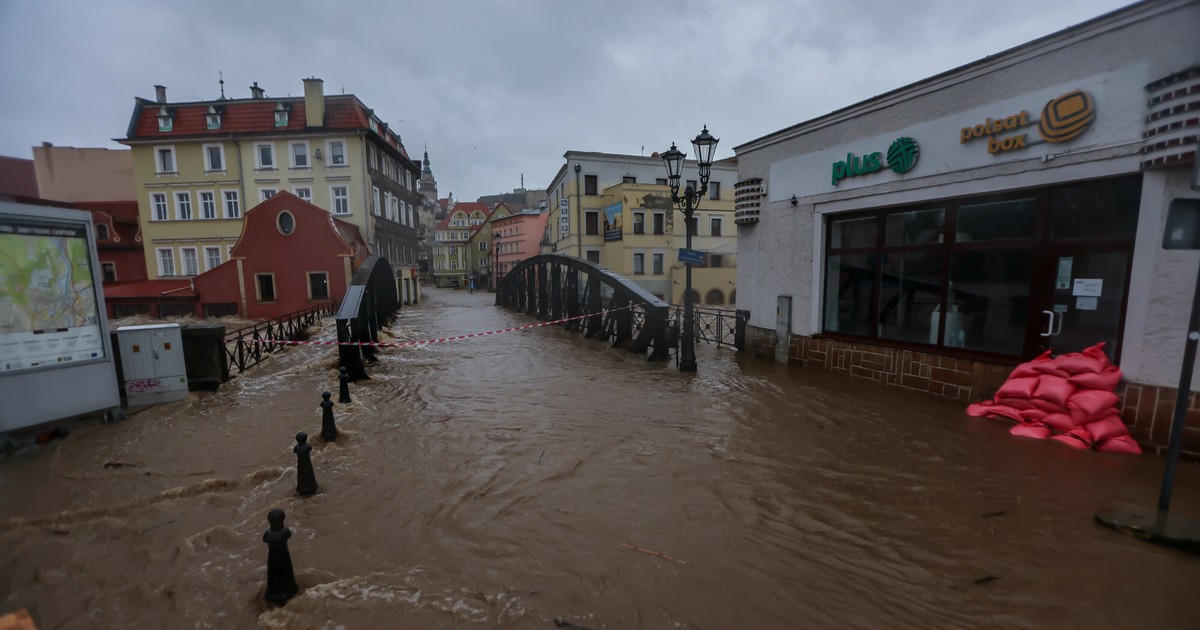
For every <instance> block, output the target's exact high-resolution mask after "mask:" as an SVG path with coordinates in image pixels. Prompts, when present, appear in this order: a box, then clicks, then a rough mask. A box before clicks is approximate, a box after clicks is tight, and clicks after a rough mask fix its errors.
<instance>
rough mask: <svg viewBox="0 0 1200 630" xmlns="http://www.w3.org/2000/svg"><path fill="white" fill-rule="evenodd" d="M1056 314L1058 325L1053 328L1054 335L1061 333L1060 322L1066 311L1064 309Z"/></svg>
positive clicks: (1061, 322) (1064, 317) (1065, 315)
mask: <svg viewBox="0 0 1200 630" xmlns="http://www.w3.org/2000/svg"><path fill="white" fill-rule="evenodd" d="M1056 315H1058V327H1057V328H1055V329H1054V335H1055V336H1058V335H1061V334H1062V324H1063V320H1064V319H1066V317H1067V313H1066V312H1065V311H1064V312H1061V313H1056Z"/></svg>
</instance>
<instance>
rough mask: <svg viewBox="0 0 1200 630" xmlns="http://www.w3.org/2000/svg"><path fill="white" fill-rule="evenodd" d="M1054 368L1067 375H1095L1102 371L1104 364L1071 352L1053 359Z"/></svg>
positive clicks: (1080, 353) (1079, 353)
mask: <svg viewBox="0 0 1200 630" xmlns="http://www.w3.org/2000/svg"><path fill="white" fill-rule="evenodd" d="M1054 367H1056V368H1058V369H1060V370H1062V371H1064V372H1067V373H1068V374H1071V375H1075V374H1087V373H1092V374H1095V373H1096V372H1099V371H1100V370H1102V369H1104V364H1103V363H1100V362H1099V361H1097V360H1095V359H1093V358H1090V357H1088V356H1085V355H1084V354H1083V353H1082V352H1072V353H1070V354H1064V355H1060V356H1057V357H1054Z"/></svg>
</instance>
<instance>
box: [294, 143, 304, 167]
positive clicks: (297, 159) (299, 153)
mask: <svg viewBox="0 0 1200 630" xmlns="http://www.w3.org/2000/svg"><path fill="white" fill-rule="evenodd" d="M292 168H308V143H307V142H293V143H292Z"/></svg>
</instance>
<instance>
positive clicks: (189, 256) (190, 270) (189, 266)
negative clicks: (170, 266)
mask: <svg viewBox="0 0 1200 630" xmlns="http://www.w3.org/2000/svg"><path fill="white" fill-rule="evenodd" d="M179 254H180V256H181V257H182V259H183V275H185V276H195V275H198V274H199V273H200V264H199V261H198V260H197V259H196V248H195V247H180V248H179Z"/></svg>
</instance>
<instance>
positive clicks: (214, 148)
mask: <svg viewBox="0 0 1200 630" xmlns="http://www.w3.org/2000/svg"><path fill="white" fill-rule="evenodd" d="M204 170H205V171H208V172H210V173H212V172H217V171H224V170H225V147H224V145H220V144H206V145H204Z"/></svg>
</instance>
